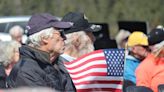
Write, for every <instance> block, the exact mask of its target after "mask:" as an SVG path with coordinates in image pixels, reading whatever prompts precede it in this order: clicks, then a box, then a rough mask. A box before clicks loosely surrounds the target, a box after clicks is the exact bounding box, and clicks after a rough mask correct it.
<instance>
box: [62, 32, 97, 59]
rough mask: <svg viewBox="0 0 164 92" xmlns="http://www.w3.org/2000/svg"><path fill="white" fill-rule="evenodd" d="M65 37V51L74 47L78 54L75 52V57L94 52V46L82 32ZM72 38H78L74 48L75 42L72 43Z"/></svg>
mask: <svg viewBox="0 0 164 92" xmlns="http://www.w3.org/2000/svg"><path fill="white" fill-rule="evenodd" d="M66 37H67V40H65V50H70V49H73V48H74V47H76V49H77V50H78V52H75V53H77V54H76V55H77V56H78V57H79V56H82V55H84V54H87V53H89V52H92V51H93V50H94V46H93V43H92V41H91V39H90V38H89V37H88V35H87V34H86V32H84V31H79V32H73V33H69V34H66ZM74 37H77V38H78V41H79V45H78V46H75V45H76V42H74ZM73 51H74V50H73Z"/></svg>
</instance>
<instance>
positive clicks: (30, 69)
mask: <svg viewBox="0 0 164 92" xmlns="http://www.w3.org/2000/svg"><path fill="white" fill-rule="evenodd" d="M71 26H72V23H70V22H62V21H59V20H58V19H57V18H55V17H54V16H52V15H51V14H48V13H42V14H34V15H32V17H31V19H30V20H29V22H28V25H27V31H28V33H27V35H28V43H27V45H23V46H22V47H21V48H20V56H21V57H20V58H21V59H20V61H19V62H18V63H17V64H16V65H15V67H14V68H13V70H12V72H11V73H10V75H9V78H8V79H9V80H8V81H7V82H8V86H9V87H12V88H14V87H21V86H28V87H37V86H43V87H50V88H54V89H56V90H58V91H64V87H63V85H62V84H61V77H60V74H59V71H58V69H56V68H54V67H53V65H52V64H51V63H52V60H51V59H52V58H53V59H56V58H57V57H58V56H59V54H61V53H63V51H64V40H65V36H64V33H63V31H62V30H61V29H65V28H70V27H71Z"/></svg>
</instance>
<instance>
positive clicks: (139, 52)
mask: <svg viewBox="0 0 164 92" xmlns="http://www.w3.org/2000/svg"><path fill="white" fill-rule="evenodd" d="M132 52H133V54H134V56H135V57H136V58H138V59H140V60H143V59H144V58H145V54H146V52H148V51H147V49H145V48H144V47H143V46H134V47H133V49H132Z"/></svg>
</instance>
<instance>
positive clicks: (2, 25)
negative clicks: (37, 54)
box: [0, 16, 30, 43]
mask: <svg viewBox="0 0 164 92" xmlns="http://www.w3.org/2000/svg"><path fill="white" fill-rule="evenodd" d="M29 19H30V16H12V17H0V40H1V41H10V40H11V37H10V35H9V29H10V28H11V27H13V26H14V25H20V26H21V27H22V28H23V29H24V30H25V27H26V25H27V22H28V20H29ZM26 40H27V36H26V34H25V32H24V35H23V37H22V43H25V41H26Z"/></svg>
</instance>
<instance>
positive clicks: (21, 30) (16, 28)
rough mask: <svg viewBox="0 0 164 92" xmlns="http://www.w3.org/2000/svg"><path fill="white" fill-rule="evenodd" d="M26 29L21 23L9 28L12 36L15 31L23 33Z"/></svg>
mask: <svg viewBox="0 0 164 92" xmlns="http://www.w3.org/2000/svg"><path fill="white" fill-rule="evenodd" d="M23 32H24V30H23V28H22V27H21V26H19V25H15V26H13V27H12V28H11V29H10V30H9V34H10V35H11V36H12V35H14V34H15V33H21V34H23Z"/></svg>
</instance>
